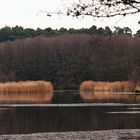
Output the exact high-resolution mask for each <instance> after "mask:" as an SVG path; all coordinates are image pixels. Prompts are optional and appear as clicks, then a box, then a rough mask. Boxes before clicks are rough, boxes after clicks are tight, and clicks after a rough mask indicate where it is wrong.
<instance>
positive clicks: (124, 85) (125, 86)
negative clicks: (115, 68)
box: [94, 81, 135, 92]
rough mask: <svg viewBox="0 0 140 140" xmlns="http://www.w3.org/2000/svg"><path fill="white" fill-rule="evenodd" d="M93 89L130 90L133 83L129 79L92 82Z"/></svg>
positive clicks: (132, 89)
mask: <svg viewBox="0 0 140 140" xmlns="http://www.w3.org/2000/svg"><path fill="white" fill-rule="evenodd" d="M94 85H95V86H94V90H95V91H113V92H132V91H134V88H135V85H134V83H133V82H130V81H123V82H120V81H115V82H94Z"/></svg>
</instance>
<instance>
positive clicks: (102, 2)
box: [47, 0, 140, 17]
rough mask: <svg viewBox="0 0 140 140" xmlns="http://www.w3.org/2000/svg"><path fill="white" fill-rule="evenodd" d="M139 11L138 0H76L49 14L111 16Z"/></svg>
mask: <svg viewBox="0 0 140 140" xmlns="http://www.w3.org/2000/svg"><path fill="white" fill-rule="evenodd" d="M63 1H65V0H63ZM139 12H140V0H77V2H73V3H71V5H69V6H67V4H65V5H64V9H61V10H60V11H58V12H54V13H48V12H47V14H48V16H51V14H65V15H67V16H74V17H79V16H93V17H113V16H117V15H122V16H125V15H129V14H136V13H139Z"/></svg>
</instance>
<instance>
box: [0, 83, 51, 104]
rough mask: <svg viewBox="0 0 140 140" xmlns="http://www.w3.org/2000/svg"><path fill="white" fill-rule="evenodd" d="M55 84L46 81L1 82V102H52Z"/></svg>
mask: <svg viewBox="0 0 140 140" xmlns="http://www.w3.org/2000/svg"><path fill="white" fill-rule="evenodd" d="M52 97H53V86H52V84H51V83H50V82H45V81H26V82H9V83H3V84H0V102H6V101H8V102H28V103H30V102H38V103H39V102H50V101H51V99H52Z"/></svg>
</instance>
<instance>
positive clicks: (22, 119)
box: [0, 105, 140, 134]
mask: <svg viewBox="0 0 140 140" xmlns="http://www.w3.org/2000/svg"><path fill="white" fill-rule="evenodd" d="M129 107H130V106H129ZM129 107H128V106H94V105H93V106H92V105H91V106H82V107H80V106H77V107H76V106H75V107H71V106H67V107H14V108H8V109H7V110H4V111H2V113H0V134H17V133H18V134H21V133H22V134H23V133H39V132H56V131H57V132H58V131H63V132H64V131H84V130H108V129H140V125H139V124H140V113H131V110H130V109H129ZM135 107H136V108H140V106H135ZM0 112H1V111H0ZM111 112H116V113H111ZM118 112H119V113H118ZM121 112H122V113H121ZM123 112H129V114H127V113H123Z"/></svg>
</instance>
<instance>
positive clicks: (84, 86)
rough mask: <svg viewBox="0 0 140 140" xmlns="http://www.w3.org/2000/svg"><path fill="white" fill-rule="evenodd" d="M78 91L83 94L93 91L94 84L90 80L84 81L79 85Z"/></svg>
mask: <svg viewBox="0 0 140 140" xmlns="http://www.w3.org/2000/svg"><path fill="white" fill-rule="evenodd" d="M80 91H85V92H89V91H94V82H93V81H91V80H89V81H84V82H83V83H81V85H80Z"/></svg>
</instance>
